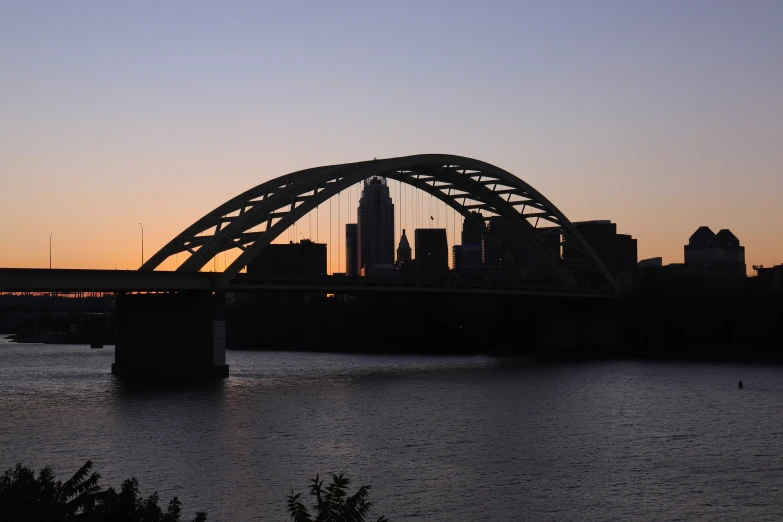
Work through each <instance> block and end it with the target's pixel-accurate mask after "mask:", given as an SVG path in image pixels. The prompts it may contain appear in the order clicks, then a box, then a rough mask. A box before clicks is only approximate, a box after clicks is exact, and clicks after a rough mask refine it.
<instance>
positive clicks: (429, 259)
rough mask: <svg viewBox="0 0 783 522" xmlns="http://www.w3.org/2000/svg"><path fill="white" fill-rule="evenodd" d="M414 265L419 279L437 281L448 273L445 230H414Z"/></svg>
mask: <svg viewBox="0 0 783 522" xmlns="http://www.w3.org/2000/svg"><path fill="white" fill-rule="evenodd" d="M415 234H416V265H417V269H418V270H419V277H420V278H421V279H437V278H439V277H442V276H444V275H447V274H448V272H449V246H448V241H447V239H446V229H445V228H419V229H416V232H415Z"/></svg>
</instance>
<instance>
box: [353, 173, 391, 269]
mask: <svg viewBox="0 0 783 522" xmlns="http://www.w3.org/2000/svg"><path fill="white" fill-rule="evenodd" d="M358 239H359V241H358V243H359V244H358V251H359V263H358V269H359V270H362V269H371V268H372V267H374V266H379V265H383V266H389V267H391V266H393V265H394V204H393V203H392V200H391V197H390V196H389V186H388V185H387V184H386V178H382V177H378V176H375V177H373V178H370V179H368V180H365V181H364V188H363V189H362V196H361V198H360V199H359V219H358Z"/></svg>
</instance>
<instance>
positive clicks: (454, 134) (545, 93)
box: [0, 0, 783, 272]
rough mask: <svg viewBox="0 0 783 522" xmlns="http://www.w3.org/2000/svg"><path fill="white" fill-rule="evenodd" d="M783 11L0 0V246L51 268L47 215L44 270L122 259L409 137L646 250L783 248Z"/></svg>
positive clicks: (741, 4) (9, 263)
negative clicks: (220, 211)
mask: <svg viewBox="0 0 783 522" xmlns="http://www.w3.org/2000/svg"><path fill="white" fill-rule="evenodd" d="M781 27H783V2H779V1H761V0H759V1H734V2H722V1H719V0H709V1H700V0H691V1H688V2H682V1H666V0H661V1H650V2H642V1H638V2H627V1H616V2H615V1H593V2H584V1H574V2H566V1H552V2H543V1H540V2H524V1H519V2H500V1H487V2H475V1H470V2H461V1H447V2H440V1H412V2H406V1H397V2H340V1H336V0H335V1H333V2H298V1H286V2H273V1H264V2H253V1H247V2H239V1H225V2H197V1H188V2H184V1H182V2H178V1H168V2H148V1H137V2H97V1H96V2H91V1H87V0H84V1H80V2H54V1H52V2H46V1H37V2H22V1H15V0H0V71H2V73H1V74H0V115H1V117H0V220H1V221H2V223H3V224H4V226H2V227H1V228H0V266H2V267H46V266H48V264H49V239H50V235H51V236H52V264H53V266H54V267H55V268H110V269H113V268H118V269H136V268H138V266H139V264H140V261H141V252H140V250H141V237H140V236H141V226H143V228H144V255H145V258H148V257H149V256H150V255H152V254H153V253H154V252H155V251H157V250H158V249H159V248H161V247H163V246H164V245H165V244H166V243H167V242H168V241H169V240H170V239H172V238H173V237H174V236H176V235H177V234H178V233H179V232H181V231H182V230H183V229H185V228H186V227H187V226H188V225H190V224H191V223H192V222H194V221H196V220H197V219H198V218H200V217H201V216H202V215H204V214H206V213H207V212H209V211H210V210H212V209H213V208H215V207H217V206H218V205H220V204H221V203H223V202H224V201H226V200H228V199H230V198H232V197H233V196H235V195H236V194H238V193H240V192H243V191H245V190H247V189H249V188H251V187H253V186H255V185H258V184H260V183H262V182H264V181H266V180H269V179H272V178H275V177H277V176H280V175H283V174H286V173H289V172H292V171H296V170H300V169H304V168H308V167H315V166H319V165H328V164H336V163H345V162H352V161H361V160H368V159H372V158H374V157H377V158H385V157H394V156H404V155H409V154H420V153H446V154H456V155H461V156H468V157H472V158H476V159H479V160H482V161H485V162H488V163H491V164H493V165H496V166H498V167H501V168H503V169H505V170H507V171H509V172H511V173H513V174H515V175H517V176H518V177H520V178H522V179H523V180H525V181H526V182H527V183H529V184H530V185H532V186H533V187H534V188H536V189H537V190H538V191H539V192H541V193H543V194H544V195H545V196H546V197H547V198H548V199H549V200H550V201H552V202H553V203H554V204H555V205H556V206H557V207H558V208H559V209H560V210H561V211H562V212H563V213H564V214H565V215H566V216H567V217H568V218H569V219H571V220H572V221H580V220H589V219H611V220H612V221H614V222H616V223H617V225H618V232H620V233H628V234H631V235H633V236H634V237H635V238H637V240H638V251H639V259H644V258H648V257H655V256H662V257H663V260H664V263H674V262H682V260H683V245H684V244H685V243H687V240H688V237H689V236H690V235H691V234H692V233H693V232H694V231H695V230H696V229H697V228H698V227H699V226H701V225H707V226H709V227H711V228H712V229H713V231H716V232H717V231H718V230H719V229H722V228H730V229H731V230H732V232H734V234H735V235H736V236H737V237H738V238H739V239H740V241H741V243H742V244H743V245H744V246H745V247H746V262H747V265H748V270H749V272H750V271H751V268H750V267H751V265H753V264H763V265H766V266H769V265H771V264H772V263H773V262H776V263H782V262H783V233H781V230H783V208H782V207H783V206H782V205H781V204H780V202H781V195H783V31H781ZM403 195H404V194H403ZM407 197H413V196H411V195H409V196H407ZM350 201H351V199H350V197H344V198H341V206H342V207H341V208H342V209H343V210H342V211H341V214H340V216H341V219H342V223H343V224H344V223H345V222H346V221H348V220H349V218H350V216H351V214H350V213H349V212H350V211H349V208H348V206H349V205H350ZM353 201H354V203H355V197H354V199H353ZM333 204H335V205H336V202H334V203H333ZM354 208H355V204H354ZM335 212H336V211H335ZM343 212H344V214H343ZM320 218H321V220H320V225H319V226H318V227H317V229H316V230H315V233H312V231H311V230H308V228H307V226H308V225H309V223H308V225H305V224H304V223H303V222H300V223H299V224H298V230H297V234H301V237H306V236H308V235H310V236H313V235H316V234H317V235H319V236H320V237H319V239H320V240H321V241H322V242H323V240H324V239H325V236H324V234H326V236H328V232H329V226H330V225H329V224H328V222H325V221H324V218H325V215H324V214H323V213H321V214H320ZM308 219H309V220H312V219H313V218H310V217H308ZM443 219H444V220H445V219H447V218H445V217H444V218H443ZM334 221H336V220H333V223H332V225H331V227H332V230H333V243H336V242H337V239H336V236H338V235H339V234H338V233H337V229H336V223H334ZM351 221H352V219H351ZM139 223H142V225H141V226H140V225H139ZM448 223H449V224H448V226H449V227H452V228H453V222H451V221H449V222H448ZM400 224H401V225H404V224H405V223H403V222H402V220H400ZM309 226H310V227H312V226H313V225H309ZM408 227H409V228H410V223H408ZM52 231H53V232H52ZM397 232H398V233H399V228H398V230H397ZM291 234H293V231H292V232H290V233H289V234H288V236H286V235H284V236H281V240H287V239H288V237H292V238H293V237H297V236H295V235H291ZM409 234H410V233H409ZM451 235H452V233H451V232H450V240H451ZM334 246H335V248H333V249H332V250H334V251H335V254H334V255H336V256H337V257H335V258H334V259H335V261H332V259H331V258H330V263H336V265H335V268H337V269H339V268H341V267H342V266H343V265H341V263H342V264H344V259H343V260H340V258H339V252H337V250H338V249H337V248H336V246H337V245H336V244H335V245H334ZM342 246H343V247H344V243H343V244H342ZM229 262H230V261H229ZM219 263H220V261H219V259H218V260H217V261H216V264H215V265H214V267H216V268H218V269H219V268H220V266H219ZM164 268H165V267H164ZM169 268H173V267H169Z"/></svg>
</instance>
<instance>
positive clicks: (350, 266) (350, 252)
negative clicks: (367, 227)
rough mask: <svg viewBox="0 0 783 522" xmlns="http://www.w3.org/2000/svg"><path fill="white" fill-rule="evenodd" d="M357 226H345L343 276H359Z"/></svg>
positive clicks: (351, 224)
mask: <svg viewBox="0 0 783 522" xmlns="http://www.w3.org/2000/svg"><path fill="white" fill-rule="evenodd" d="M358 227H359V226H358V225H357V224H356V223H347V224H346V225H345V275H347V276H356V275H359V249H358V248H357V244H358V242H359V228H358Z"/></svg>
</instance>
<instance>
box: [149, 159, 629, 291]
mask: <svg viewBox="0 0 783 522" xmlns="http://www.w3.org/2000/svg"><path fill="white" fill-rule="evenodd" d="M373 176H383V177H386V178H389V179H394V180H397V181H400V182H402V183H406V184H409V185H412V186H413V187H415V188H418V189H420V190H423V191H424V192H427V193H429V194H431V195H432V196H434V197H436V198H438V199H439V200H441V201H443V202H444V203H446V204H447V205H448V206H450V207H451V208H453V209H454V210H455V211H457V212H459V213H460V214H461V215H462V216H465V217H467V216H470V215H471V212H472V211H476V210H478V211H481V214H482V215H483V219H484V222H485V223H486V221H487V220H489V219H490V218H492V217H495V216H500V217H503V218H506V219H507V220H508V223H509V224H510V226H511V227H512V228H513V231H514V232H516V233H518V234H519V235H520V236H521V237H522V238H524V240H525V241H526V242H527V243H528V244H529V245H530V246H531V247H532V248H533V251H534V252H535V253H536V254H537V255H538V257H539V259H540V260H541V261H542V264H544V265H546V266H547V267H548V268H549V269H551V272H552V273H553V274H555V275H556V276H557V277H558V279H559V280H560V283H561V284H562V285H563V286H566V287H575V286H577V284H578V283H577V281H576V279H575V273H576V272H577V271H579V270H590V271H593V272H596V273H598V274H601V275H603V276H604V278H605V279H606V284H607V286H609V287H610V288H612V289H614V290H615V291H618V287H617V284H616V282H615V280H614V278H613V277H612V276H611V274H610V273H609V272H608V270H607V269H606V267H605V266H604V264H603V263H602V262H601V260H600V259H599V258H598V256H597V255H596V253H595V252H594V251H593V249H592V248H591V247H590V245H589V244H588V243H587V242H586V241H585V240H584V238H583V237H582V236H581V234H580V233H579V232H578V230H577V229H576V227H575V226H574V225H573V224H572V223H571V222H570V221H569V220H568V219H567V218H566V217H565V215H564V214H563V213H562V212H560V210H559V209H558V208H557V207H555V205H553V204H552V203H551V202H550V201H549V200H548V199H546V198H545V197H544V196H543V195H542V194H540V193H539V192H538V191H536V190H535V189H534V188H533V187H531V186H530V185H528V184H527V183H526V182H524V181H523V180H521V179H520V178H518V177H516V176H514V175H513V174H511V173H509V172H507V171H505V170H503V169H501V168H499V167H496V166H494V165H491V164H489V163H485V162H483V161H479V160H475V159H471V158H466V157H462V156H453V155H448V154H421V155H414V156H404V157H399V158H389V159H381V160H371V161H362V162H357V163H346V164H342V165H330V166H324V167H316V168H313V169H306V170H301V171H298V172H293V173H290V174H286V175H284V176H281V177H278V178H275V179H272V180H270V181H267V182H265V183H262V184H260V185H258V186H256V187H254V188H252V189H250V190H248V191H246V192H243V193H242V194H240V195H238V196H236V197H234V198H232V199H230V200H229V201H227V202H225V203H223V204H222V205H220V206H219V207H217V208H216V209H214V210H213V211H212V212H209V213H208V214H206V215H205V216H204V217H202V218H201V219H199V220H198V221H196V222H195V223H193V224H192V225H191V226H189V227H188V228H186V229H185V230H184V231H182V233H180V234H179V235H177V236H176V237H175V238H174V239H172V240H171V241H170V242H169V243H168V244H166V245H165V246H164V247H163V248H161V249H160V250H159V251H158V252H157V253H155V255H153V256H152V257H150V259H149V260H147V262H145V263H144V265H142V267H141V269H140V270H154V269H155V268H157V267H158V266H160V265H161V264H162V263H163V262H164V261H166V260H167V259H169V258H170V257H171V256H174V255H176V254H179V253H185V252H187V253H189V254H190V257H189V258H188V259H187V260H186V261H185V262H183V263H182V264H181V265H180V266H179V267H178V268H177V270H178V271H185V272H197V271H199V270H200V269H202V268H203V267H204V266H205V265H206V264H207V263H208V262H209V261H210V260H211V259H212V258H213V257H214V256H216V255H217V254H219V253H221V252H223V251H226V250H231V249H234V248H238V249H239V250H241V254H240V255H239V256H238V257H237V258H236V259H235V260H234V261H233V262H232V263H231V264H230V265H229V266H228V267H226V269H225V270H224V272H223V273H222V274H220V276H219V279H218V286H219V287H227V286H228V285H229V283H230V282H231V280H232V279H233V278H234V277H235V276H236V275H237V274H238V273H239V272H240V271H241V270H242V268H243V267H245V266H247V264H248V263H250V261H252V260H253V259H254V258H255V257H256V256H257V255H258V254H260V253H261V252H262V251H263V249H264V248H266V246H268V245H269V244H270V243H271V242H272V241H273V240H274V239H276V238H277V237H279V236H280V235H281V234H282V233H283V232H284V231H285V230H286V229H288V227H290V226H291V225H293V224H294V223H295V222H296V221H298V220H299V219H301V218H302V217H304V216H305V215H307V214H308V213H309V212H310V211H312V210H314V209H315V208H316V207H318V206H319V205H320V204H322V203H324V202H325V201H327V200H329V199H330V198H331V197H333V196H335V195H337V194H338V193H340V192H341V191H343V190H345V189H347V188H349V187H351V186H353V185H354V184H356V183H359V182H361V181H363V180H365V179H368V178H371V177H373ZM544 223H546V224H547V225H548V227H553V228H554V229H555V230H557V231H559V233H560V235H561V238H562V244H563V245H568V247H569V248H571V249H573V250H575V251H577V252H579V253H581V254H582V255H581V256H580V259H579V261H578V264H575V263H574V262H573V261H572V262H567V261H566V260H565V259H563V256H562V255H555V254H554V253H553V252H551V251H550V250H549V249H547V247H546V246H545V245H544V244H543V242H542V240H541V237H540V235H539V234H538V233H537V229H539V228H540V227H539V225H540V224H541V225H543V224H544ZM259 226H260V227H262V228H263V230H262V231H254V230H253V229H254V228H255V227H259ZM482 233H484V234H485V235H486V236H487V237H489V238H490V239H493V240H497V238H493V237H492V235H491V233H490V231H489V230H488V229H487V227H486V225H484V226H482ZM498 246H500V247H501V248H505V247H504V246H503V245H501V244H498ZM504 255H505V256H508V258H509V259H510V260H512V261H515V259H514V255H513V252H510V251H508V250H506V251H505V252H504Z"/></svg>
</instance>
